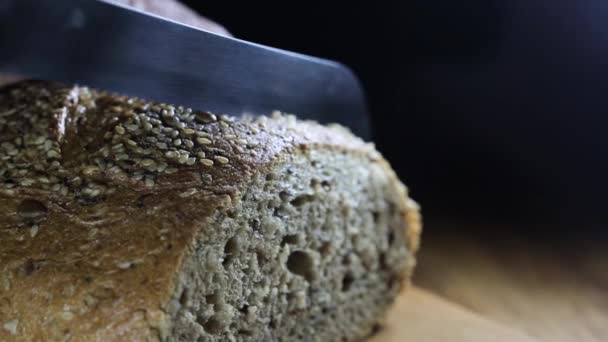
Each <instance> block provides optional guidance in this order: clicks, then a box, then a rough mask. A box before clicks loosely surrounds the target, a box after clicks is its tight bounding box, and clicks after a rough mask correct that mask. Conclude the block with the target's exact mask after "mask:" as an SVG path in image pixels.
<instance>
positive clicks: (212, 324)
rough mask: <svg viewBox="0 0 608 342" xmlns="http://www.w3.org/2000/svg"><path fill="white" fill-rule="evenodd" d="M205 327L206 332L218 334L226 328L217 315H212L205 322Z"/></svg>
mask: <svg viewBox="0 0 608 342" xmlns="http://www.w3.org/2000/svg"><path fill="white" fill-rule="evenodd" d="M203 328H204V329H205V331H206V332H208V333H210V334H213V335H217V334H219V333H221V332H222V330H224V327H223V325H222V323H221V322H220V321H219V320H218V319H217V318H215V317H211V318H209V319H208V320H207V322H205V323H203Z"/></svg>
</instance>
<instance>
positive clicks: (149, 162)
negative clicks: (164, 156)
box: [140, 159, 156, 167]
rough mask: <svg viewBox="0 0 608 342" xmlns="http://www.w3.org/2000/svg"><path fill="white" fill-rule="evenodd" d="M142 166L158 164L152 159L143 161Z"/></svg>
mask: <svg viewBox="0 0 608 342" xmlns="http://www.w3.org/2000/svg"><path fill="white" fill-rule="evenodd" d="M140 164H141V165H142V166H144V167H150V166H156V162H155V161H154V160H152V159H142V161H141V162H140Z"/></svg>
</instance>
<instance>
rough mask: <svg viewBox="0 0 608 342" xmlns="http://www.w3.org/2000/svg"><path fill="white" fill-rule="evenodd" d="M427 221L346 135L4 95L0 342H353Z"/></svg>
mask: <svg viewBox="0 0 608 342" xmlns="http://www.w3.org/2000/svg"><path fill="white" fill-rule="evenodd" d="M419 233H420V218H419V214H418V208H417V205H416V204H415V203H414V202H413V201H412V200H411V199H409V198H408V195H407V191H406V188H405V187H404V186H403V185H402V184H401V183H400V182H399V180H398V179H397V177H396V175H395V173H394V172H393V171H392V170H391V168H390V166H389V164H388V163H387V162H386V161H385V160H384V159H383V158H382V157H381V156H380V154H379V153H378V152H377V151H376V150H375V149H374V147H373V145H371V144H368V143H365V142H363V141H362V140H360V139H358V138H356V137H355V136H353V135H352V134H351V133H349V132H348V131H347V130H346V129H344V128H341V127H338V126H333V127H326V126H322V125H319V124H316V123H313V122H303V121H298V120H296V119H295V118H294V117H292V116H287V115H280V114H274V115H272V117H257V118H239V119H234V118H231V117H226V116H222V115H218V116H216V115H214V114H212V113H208V112H202V111H192V110H191V109H187V108H182V107H177V106H171V105H167V104H162V103H151V102H147V101H144V100H141V99H136V98H128V97H125V96H118V95H115V94H109V93H104V92H98V91H94V90H91V89H87V88H84V87H77V86H65V85H60V84H54V83H48V82H33V81H29V82H21V83H18V84H15V85H12V86H8V87H5V88H2V89H1V90H0V340H2V341H12V340H17V341H114V340H118V341H150V340H151V341H157V340H161V341H294V340H295V341H354V340H361V339H364V338H365V337H366V336H369V334H370V333H371V332H372V331H373V330H374V328H375V327H376V326H377V324H378V322H380V321H381V320H382V317H383V314H384V313H385V311H386V309H387V307H388V306H389V305H390V303H391V302H392V301H393V299H394V298H395V297H396V295H397V294H398V292H399V291H400V290H401V289H402V288H403V287H405V286H406V285H407V282H408V279H409V277H410V275H411V272H412V269H413V267H414V263H415V252H416V249H417V247H418V241H419Z"/></svg>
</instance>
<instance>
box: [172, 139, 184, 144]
mask: <svg viewBox="0 0 608 342" xmlns="http://www.w3.org/2000/svg"><path fill="white" fill-rule="evenodd" d="M173 145H175V146H181V145H182V139H175V140H173Z"/></svg>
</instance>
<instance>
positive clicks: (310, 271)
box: [287, 251, 315, 282]
mask: <svg viewBox="0 0 608 342" xmlns="http://www.w3.org/2000/svg"><path fill="white" fill-rule="evenodd" d="M287 269H288V270H289V271H290V272H291V273H293V274H297V275H299V276H301V277H303V278H304V279H306V281H308V282H311V281H312V280H313V279H314V276H315V272H314V262H313V260H312V257H311V256H310V255H309V254H308V253H306V252H304V251H295V252H292V253H291V254H290V255H289V258H287Z"/></svg>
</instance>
